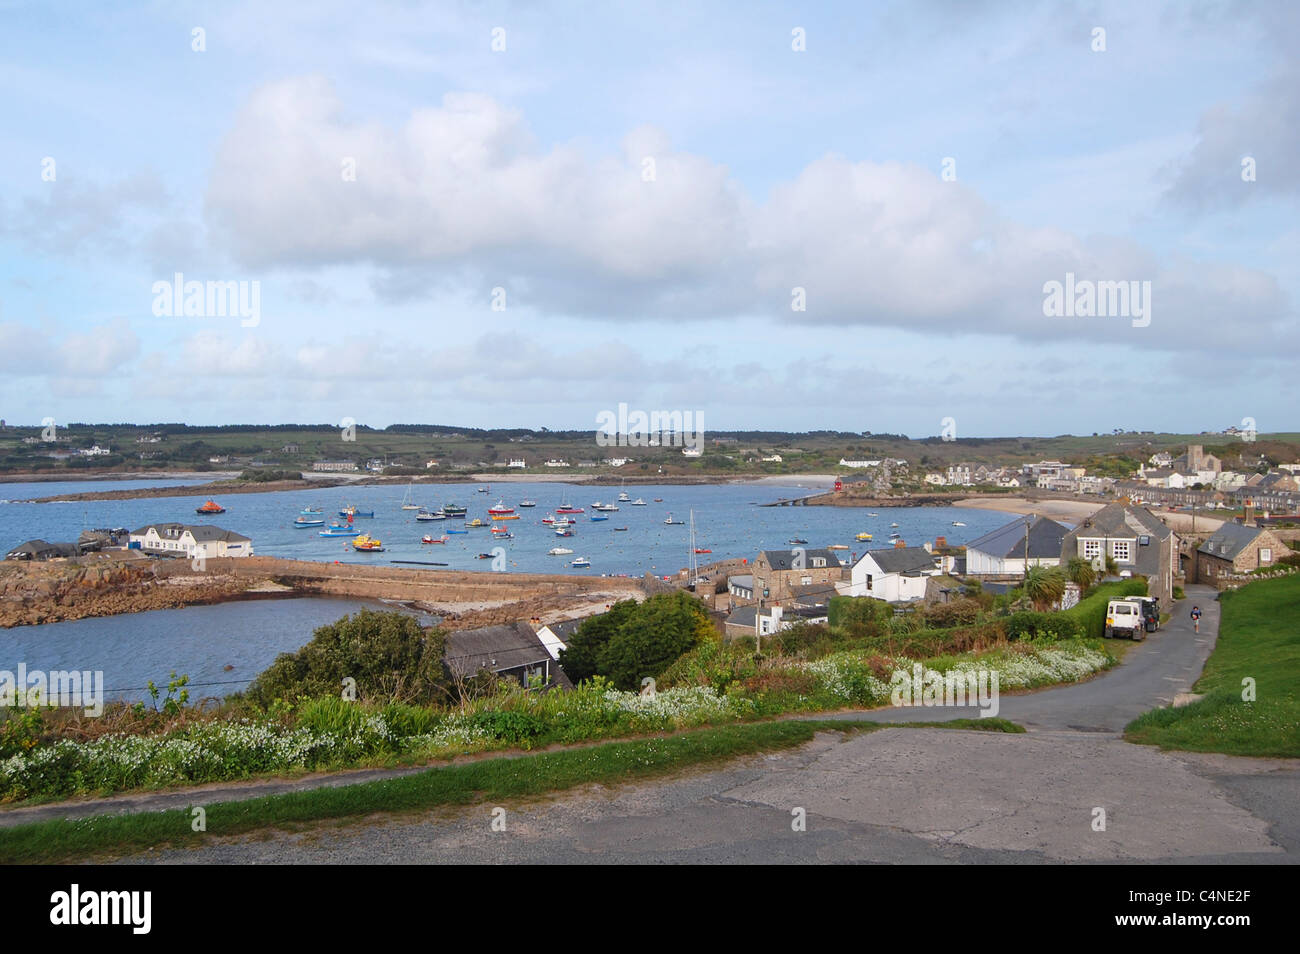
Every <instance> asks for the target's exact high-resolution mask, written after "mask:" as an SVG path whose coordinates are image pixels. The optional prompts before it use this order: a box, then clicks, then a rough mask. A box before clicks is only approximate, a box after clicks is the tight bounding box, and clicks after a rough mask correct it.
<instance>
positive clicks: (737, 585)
mask: <svg viewBox="0 0 1300 954" xmlns="http://www.w3.org/2000/svg"><path fill="white" fill-rule="evenodd" d="M727 592H728V593H730V594H731V595H732V596H734V597H735V598H736V599H738V600H752V599H753V598H754V576H753V574H752V573H737V574H735V575H734V576H729V577H727Z"/></svg>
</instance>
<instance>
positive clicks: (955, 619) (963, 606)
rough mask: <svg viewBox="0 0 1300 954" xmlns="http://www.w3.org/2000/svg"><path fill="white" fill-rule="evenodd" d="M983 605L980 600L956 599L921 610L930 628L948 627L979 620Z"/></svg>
mask: <svg viewBox="0 0 1300 954" xmlns="http://www.w3.org/2000/svg"><path fill="white" fill-rule="evenodd" d="M982 612H983V607H981V606H980V603H979V601H978V600H974V599H956V600H952V601H951V602H948V603H937V604H935V605H934V606H930V607H928V608H926V609H924V610H922V611H921V618H922V619H924V620H925V625H926V627H927V628H930V629H946V628H947V627H949V626H969V625H970V624H972V623H975V622H978V621H979V618H980V614H981V613H982Z"/></svg>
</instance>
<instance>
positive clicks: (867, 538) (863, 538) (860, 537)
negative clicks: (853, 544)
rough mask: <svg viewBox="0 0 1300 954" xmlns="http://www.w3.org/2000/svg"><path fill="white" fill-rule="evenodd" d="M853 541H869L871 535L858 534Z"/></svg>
mask: <svg viewBox="0 0 1300 954" xmlns="http://www.w3.org/2000/svg"><path fill="white" fill-rule="evenodd" d="M854 539H855V540H870V539H871V534H869V533H859V534H858V535H857V536H856V537H854Z"/></svg>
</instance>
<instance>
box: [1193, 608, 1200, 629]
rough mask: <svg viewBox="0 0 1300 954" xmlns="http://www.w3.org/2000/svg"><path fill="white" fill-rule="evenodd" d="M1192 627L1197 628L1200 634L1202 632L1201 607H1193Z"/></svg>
mask: <svg viewBox="0 0 1300 954" xmlns="http://www.w3.org/2000/svg"><path fill="white" fill-rule="evenodd" d="M1192 625H1193V626H1195V627H1196V631H1197V632H1198V633H1199V632H1200V631H1201V608H1200V607H1199V606H1193V607H1192Z"/></svg>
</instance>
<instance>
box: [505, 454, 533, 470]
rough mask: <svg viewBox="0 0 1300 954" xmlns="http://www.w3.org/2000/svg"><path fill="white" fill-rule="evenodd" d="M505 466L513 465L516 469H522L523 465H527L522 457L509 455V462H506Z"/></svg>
mask: <svg viewBox="0 0 1300 954" xmlns="http://www.w3.org/2000/svg"><path fill="white" fill-rule="evenodd" d="M506 466H507V467H514V468H516V469H518V470H523V469H524V468H525V467H527V466H528V461H526V460H524V459H523V458H522V457H511V458H510V460H509V462H508V463H507V464H506Z"/></svg>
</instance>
